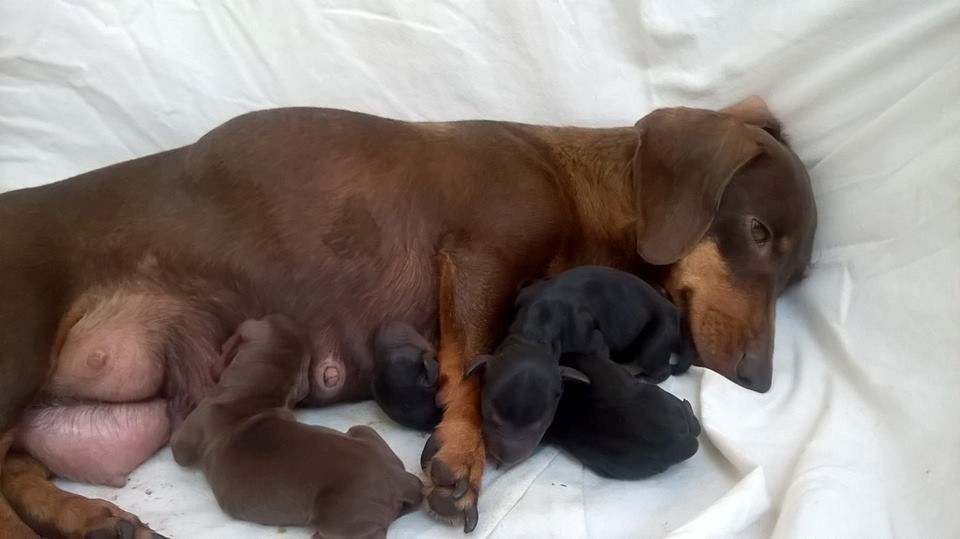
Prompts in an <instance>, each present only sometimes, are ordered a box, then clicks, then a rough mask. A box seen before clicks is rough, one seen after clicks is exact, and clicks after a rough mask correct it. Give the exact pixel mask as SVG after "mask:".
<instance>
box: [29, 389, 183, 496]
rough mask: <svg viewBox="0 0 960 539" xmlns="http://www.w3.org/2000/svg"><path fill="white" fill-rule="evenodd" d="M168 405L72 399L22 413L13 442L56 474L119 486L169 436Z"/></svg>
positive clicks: (154, 401) (157, 400) (86, 481)
mask: <svg viewBox="0 0 960 539" xmlns="http://www.w3.org/2000/svg"><path fill="white" fill-rule="evenodd" d="M170 431H171V423H170V419H169V416H168V414H167V403H166V401H165V400H163V399H151V400H148V401H143V402H135V403H104V404H98V403H92V402H85V403H74V404H69V405H50V406H44V407H38V408H35V409H33V410H31V411H30V412H28V413H27V414H26V416H25V417H24V419H23V422H22V424H21V429H20V432H19V433H18V437H17V446H18V447H19V448H20V449H22V450H24V451H26V452H27V453H29V454H30V455H32V456H34V457H35V458H37V459H38V460H40V461H41V462H43V463H44V464H46V465H47V466H48V467H49V468H50V470H51V471H53V472H54V473H55V474H56V475H58V476H61V477H65V478H68V479H73V480H76V481H81V482H84V483H94V484H101V485H110V486H115V487H122V486H123V485H124V484H125V483H126V481H127V475H128V474H129V473H130V472H131V471H133V470H134V469H135V468H136V467H137V466H139V465H140V464H142V463H143V462H144V461H145V460H146V459H148V458H150V456H151V455H153V454H154V453H155V452H156V451H157V450H158V449H159V448H161V447H163V445H164V444H165V443H166V442H167V440H168V439H169V437H170Z"/></svg>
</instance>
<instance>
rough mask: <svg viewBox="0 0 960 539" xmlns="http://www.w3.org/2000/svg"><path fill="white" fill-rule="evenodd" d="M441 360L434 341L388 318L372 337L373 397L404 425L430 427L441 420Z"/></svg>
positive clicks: (390, 415)
mask: <svg viewBox="0 0 960 539" xmlns="http://www.w3.org/2000/svg"><path fill="white" fill-rule="evenodd" d="M438 372H439V364H438V363H437V353H436V350H434V348H433V345H431V344H430V342H429V341H428V340H427V339H426V338H425V337H424V336H423V335H421V334H420V333H418V332H417V330H416V329H414V328H413V327H412V326H410V325H408V324H405V323H403V322H389V323H386V324H384V325H383V326H381V327H380V329H379V330H378V331H377V333H376V335H375V336H374V338H373V379H372V380H371V390H372V392H373V399H374V400H375V401H376V402H377V404H378V405H380V408H381V409H383V411H384V412H385V413H386V414H387V416H389V417H390V418H391V419H393V420H394V421H396V422H397V423H400V424H401V425H403V426H405V427H410V428H413V429H418V430H431V429H432V428H433V427H435V426H436V425H437V423H439V422H440V418H441V416H442V412H441V410H440V408H439V407H438V406H437V402H436V397H437V376H438Z"/></svg>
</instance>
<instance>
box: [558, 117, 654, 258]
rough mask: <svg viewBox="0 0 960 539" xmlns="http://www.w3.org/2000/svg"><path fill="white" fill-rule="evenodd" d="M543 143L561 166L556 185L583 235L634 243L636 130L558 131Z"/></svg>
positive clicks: (637, 140) (574, 129)
mask: <svg viewBox="0 0 960 539" xmlns="http://www.w3.org/2000/svg"><path fill="white" fill-rule="evenodd" d="M544 139H545V141H546V142H547V143H548V144H549V145H550V149H551V153H552V156H553V160H554V162H555V163H556V164H557V168H558V174H557V181H558V182H560V187H561V188H562V189H563V191H564V193H565V194H566V195H567V196H568V200H569V201H570V203H571V204H572V205H573V209H574V211H575V213H576V215H577V217H578V220H579V222H580V225H581V227H582V230H583V231H584V233H585V234H586V235H588V236H589V237H591V238H595V239H597V240H599V241H610V240H613V241H617V242H619V241H626V240H629V241H634V242H635V239H634V238H635V237H636V236H635V231H634V230H635V224H636V220H637V217H636V207H635V200H636V196H635V191H634V180H633V159H634V156H635V155H636V152H637V144H638V143H639V139H638V137H637V133H636V131H634V130H633V128H618V129H581V128H557V129H551V130H549V131H547V132H545V133H544ZM610 201H617V202H618V204H616V205H611V204H610Z"/></svg>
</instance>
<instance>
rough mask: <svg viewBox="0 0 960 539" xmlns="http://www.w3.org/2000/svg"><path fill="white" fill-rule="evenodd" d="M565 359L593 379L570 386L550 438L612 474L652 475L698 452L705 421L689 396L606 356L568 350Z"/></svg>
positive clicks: (586, 463)
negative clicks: (643, 378) (644, 379)
mask: <svg viewBox="0 0 960 539" xmlns="http://www.w3.org/2000/svg"><path fill="white" fill-rule="evenodd" d="M561 361H562V362H563V363H564V364H567V365H570V366H571V367H574V368H576V369H578V370H580V371H581V372H583V373H584V374H586V375H587V376H588V377H589V378H590V381H591V383H590V384H589V385H585V384H571V385H570V386H569V387H567V388H565V391H564V394H563V398H562V399H560V405H559V408H558V409H557V413H556V418H555V419H554V420H553V423H552V424H551V425H550V429H549V430H547V434H546V436H545V437H544V440H545V441H546V442H547V443H551V444H554V445H557V446H559V447H560V448H562V449H564V450H565V451H567V452H568V453H570V454H571V455H573V456H574V457H575V458H576V459H577V460H579V461H580V462H581V463H583V465H584V466H585V467H587V468H589V469H590V470H592V471H594V472H595V473H596V474H598V475H601V476H603V477H608V478H612V479H641V478H644V477H649V476H651V475H654V474H657V473H660V472H663V471H665V470H666V469H667V468H669V467H670V466H672V465H674V464H677V463H679V462H682V461H684V460H687V459H688V458H690V457H692V456H693V455H694V454H695V453H696V452H697V449H698V448H699V443H698V442H697V436H699V435H700V422H699V421H697V418H696V416H695V415H694V413H693V408H692V407H691V406H690V403H689V402H688V401H686V400H682V401H681V400H680V399H678V398H677V397H675V396H673V395H671V394H670V393H668V392H666V391H664V390H663V389H662V388H660V387H659V386H656V385H653V384H647V383H644V382H641V381H640V380H637V379H635V378H634V377H633V376H631V375H630V373H629V372H627V370H626V369H624V367H623V366H621V365H618V364H616V363H614V362H612V361H609V360H607V359H604V358H603V357H598V356H595V355H594V356H591V355H583V354H567V355H564V356H563V358H562V359H561Z"/></svg>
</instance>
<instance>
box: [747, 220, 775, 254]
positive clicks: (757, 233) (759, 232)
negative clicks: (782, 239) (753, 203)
mask: <svg viewBox="0 0 960 539" xmlns="http://www.w3.org/2000/svg"><path fill="white" fill-rule="evenodd" d="M750 235H751V236H752V237H753V241H754V242H756V244H757V245H759V246H761V247H763V246H764V245H766V244H767V242H769V241H770V236H771V234H770V229H769V228H767V225H765V224H763V223H761V222H760V221H758V220H757V219H751V220H750Z"/></svg>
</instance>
